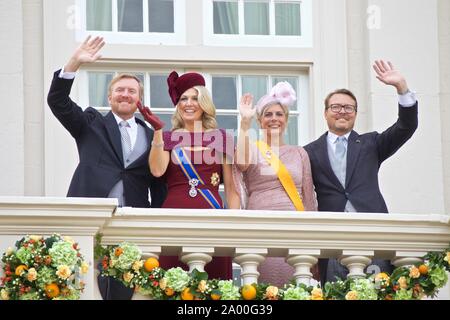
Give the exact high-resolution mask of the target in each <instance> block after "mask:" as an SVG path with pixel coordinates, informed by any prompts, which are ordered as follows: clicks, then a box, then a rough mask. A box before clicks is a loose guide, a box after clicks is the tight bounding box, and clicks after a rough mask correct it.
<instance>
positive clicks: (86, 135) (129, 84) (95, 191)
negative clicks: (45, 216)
mask: <svg viewBox="0 0 450 320" xmlns="http://www.w3.org/2000/svg"><path fill="white" fill-rule="evenodd" d="M104 44H105V43H104V41H103V39H102V38H100V37H96V38H95V39H92V40H91V38H90V37H88V38H87V39H86V40H85V41H84V42H83V43H82V44H81V45H80V46H79V47H78V48H77V49H76V50H75V52H74V54H73V55H72V57H71V58H70V60H69V62H68V63H67V64H66V65H65V66H64V68H63V69H62V70H58V71H56V72H55V74H54V77H53V81H52V84H51V87H50V91H49V93H48V98H47V101H48V104H49V106H50V109H51V110H52V112H53V114H54V115H55V116H56V118H57V119H58V120H59V122H61V124H62V125H63V126H64V127H65V128H66V129H67V131H69V133H70V134H71V135H72V137H73V138H74V139H75V141H76V143H77V148H78V154H79V158H80V162H79V164H78V167H77V168H76V170H75V172H74V174H73V177H72V181H71V183H70V187H69V191H68V193H67V196H68V197H97V198H117V199H118V201H119V206H129V207H139V208H150V207H156V208H159V207H161V205H162V203H163V201H164V199H165V197H166V193H167V189H166V186H165V184H164V183H162V182H161V181H160V180H159V179H156V178H154V177H153V176H152V175H151V174H150V170H149V167H148V155H149V152H150V142H151V141H152V139H153V131H152V130H151V129H150V128H148V127H147V125H146V124H145V123H144V122H143V121H141V120H140V119H138V118H136V117H135V116H134V113H135V112H136V109H137V103H138V102H139V101H140V100H141V99H142V97H143V86H142V83H141V81H140V80H139V78H137V77H136V76H134V75H131V74H121V75H118V76H116V77H115V78H114V79H113V80H112V81H111V83H110V86H109V92H108V101H109V104H110V106H111V111H110V112H109V113H108V114H107V115H106V116H103V115H102V114H101V113H100V112H98V111H97V110H95V109H94V108H91V107H89V108H87V109H86V110H84V111H83V110H82V109H81V108H80V107H79V106H78V105H77V104H76V103H75V102H73V101H72V100H71V99H70V97H69V94H70V90H71V88H72V84H73V81H74V78H75V73H76V71H77V70H78V69H79V68H80V66H81V65H82V64H84V63H91V62H95V61H97V60H98V59H99V58H100V55H99V51H100V49H101V48H102V47H103V46H104ZM149 190H150V196H151V205H150V202H149V198H148V196H149ZM99 288H100V291H101V293H102V296H103V298H104V299H130V298H131V296H132V295H133V290H132V289H128V288H125V287H124V286H122V285H121V284H120V283H118V282H117V281H114V280H113V279H108V278H102V277H100V278H99Z"/></svg>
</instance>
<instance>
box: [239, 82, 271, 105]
mask: <svg viewBox="0 0 450 320" xmlns="http://www.w3.org/2000/svg"><path fill="white" fill-rule="evenodd" d="M242 93H243V94H245V93H251V94H252V95H253V103H254V104H256V103H257V102H258V100H259V99H260V98H261V97H262V96H264V95H265V94H266V93H267V77H265V76H243V77H242Z"/></svg>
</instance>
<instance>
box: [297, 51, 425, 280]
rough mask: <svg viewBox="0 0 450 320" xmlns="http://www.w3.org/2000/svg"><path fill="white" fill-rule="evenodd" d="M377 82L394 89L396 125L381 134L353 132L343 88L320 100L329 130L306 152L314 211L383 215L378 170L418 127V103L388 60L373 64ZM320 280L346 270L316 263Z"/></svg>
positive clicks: (382, 264)
mask: <svg viewBox="0 0 450 320" xmlns="http://www.w3.org/2000/svg"><path fill="white" fill-rule="evenodd" d="M373 68H374V70H375V72H376V74H377V79H378V80H380V81H381V82H383V83H385V84H386V85H391V86H393V87H395V88H396V89H397V93H398V98H399V115H398V119H397V122H396V123H394V124H393V125H392V126H391V127H390V128H388V129H387V130H385V131H384V132H382V133H378V132H370V133H365V134H358V133H357V132H355V131H353V127H354V124H355V120H356V116H357V114H358V102H357V100H356V97H355V96H354V94H353V93H352V92H351V91H349V90H347V89H339V90H336V91H334V92H331V93H330V94H329V95H328V96H327V97H326V99H325V112H324V115H325V119H326V121H327V124H328V128H329V130H328V132H326V133H325V134H324V135H322V136H321V137H320V138H319V139H317V140H316V141H313V142H312V143H310V144H308V145H307V146H306V147H305V149H306V151H307V152H308V155H309V158H310V160H311V169H312V175H313V181H314V186H315V191H316V194H317V201H318V209H319V211H332V212H373V213H388V209H387V206H386V203H385V201H384V199H383V196H382V194H381V192H380V188H379V183H378V171H379V169H380V166H381V163H382V162H383V161H384V160H386V159H387V158H389V157H390V156H391V155H393V154H394V153H395V152H396V151H397V150H398V149H399V148H400V147H401V146H402V145H403V144H404V143H405V142H406V141H408V139H409V138H411V136H412V135H413V133H414V131H415V130H416V129H417V122H418V119H417V108H418V103H417V99H416V97H415V94H414V93H412V92H411V91H410V90H409V89H408V85H407V83H406V80H405V78H404V77H403V76H402V75H401V74H400V73H399V72H398V71H397V70H396V69H395V68H394V67H393V65H392V64H391V63H390V62H387V63H386V62H385V61H382V60H381V61H375V64H374V65H373ZM373 265H374V266H375V268H374V267H373V266H372V269H370V270H368V271H369V272H370V271H372V272H373V271H375V272H379V271H380V269H381V271H388V272H389V271H391V270H392V266H391V265H390V263H389V262H388V261H384V260H377V259H374V261H373ZM319 267H320V273H321V281H322V282H325V281H335V280H336V278H335V277H336V276H337V277H339V278H341V279H344V278H345V276H346V275H347V273H348V270H347V269H346V268H345V267H344V266H342V265H341V264H339V263H338V261H337V260H336V259H329V260H328V259H320V260H319Z"/></svg>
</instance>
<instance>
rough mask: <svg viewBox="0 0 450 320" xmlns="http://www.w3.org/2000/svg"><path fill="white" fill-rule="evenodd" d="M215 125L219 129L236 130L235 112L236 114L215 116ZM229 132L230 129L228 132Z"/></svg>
mask: <svg viewBox="0 0 450 320" xmlns="http://www.w3.org/2000/svg"><path fill="white" fill-rule="evenodd" d="M216 120H217V126H218V127H219V128H221V129H226V130H227V129H229V130H234V131H232V132H233V133H235V132H236V130H237V114H236V115H218V116H216ZM229 133H230V134H231V131H230V132H229Z"/></svg>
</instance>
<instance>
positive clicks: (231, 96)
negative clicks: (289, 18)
mask: <svg viewBox="0 0 450 320" xmlns="http://www.w3.org/2000/svg"><path fill="white" fill-rule="evenodd" d="M127 71H128V70H121V71H120V72H127ZM170 71H171V70H165V71H156V70H155V71H149V72H142V71H130V72H132V73H134V74H136V75H137V76H138V77H139V78H140V79H141V80H142V81H143V83H144V99H143V100H144V104H145V105H149V106H151V108H152V111H153V112H154V113H155V114H157V115H158V116H159V117H160V118H161V120H163V121H164V122H165V123H166V126H167V129H169V128H170V127H171V118H172V114H173V112H174V110H175V109H174V106H173V104H172V101H171V100H170V97H169V94H168V87H167V82H166V81H167V80H166V79H167V75H168V74H169V73H170ZM188 71H190V70H178V72H179V73H180V74H182V73H184V72H188ZM116 73H117V72H113V71H87V72H83V73H82V74H80V76H81V77H83V78H82V79H80V83H82V81H83V82H86V83H87V84H86V85H85V87H84V88H82V89H81V90H82V91H86V92H82V94H81V97H82V99H81V100H80V103H81V105H83V106H87V105H90V106H94V107H97V108H98V109H99V110H101V111H105V112H106V111H109V109H110V108H109V106H108V99H107V90H108V85H109V81H110V80H111V79H112V78H113V77H114V76H115V74H116ZM203 76H204V77H205V79H206V86H207V88H208V90H209V92H210V93H211V95H212V98H213V102H214V105H215V106H216V113H217V121H218V124H219V127H220V128H224V129H229V130H234V132H235V133H236V135H237V132H238V131H237V130H238V128H239V109H238V104H239V100H240V97H241V96H242V95H243V94H245V93H247V92H249V93H251V94H252V95H253V97H254V104H256V103H257V102H258V100H259V99H260V98H261V97H262V96H263V95H265V94H266V93H267V91H268V90H269V89H270V88H271V87H272V86H273V85H275V84H276V83H277V82H280V81H287V82H289V83H290V84H291V85H292V87H293V88H294V89H295V91H296V92H297V97H298V100H297V103H296V105H295V106H294V107H292V108H291V110H290V115H289V124H288V130H287V132H286V135H285V142H286V143H289V144H294V145H297V144H299V145H304V144H306V142H307V141H309V131H308V130H309V129H308V128H309V125H308V119H309V116H308V114H309V113H308V105H309V102H308V92H309V80H308V75H307V73H306V72H305V73H301V74H290V75H283V73H277V72H272V73H271V74H269V75H267V72H264V73H263V74H260V75H258V74H250V73H246V72H244V71H241V72H235V73H223V74H220V73H214V72H211V73H203ZM83 97H84V99H83ZM252 127H253V128H254V129H255V131H254V132H255V133H256V134H259V127H258V124H257V123H256V121H254V122H253V124H252Z"/></svg>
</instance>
